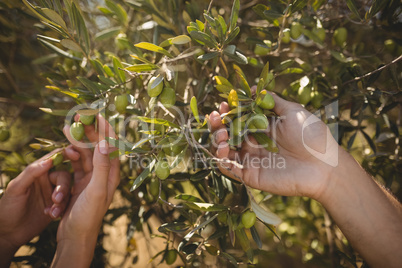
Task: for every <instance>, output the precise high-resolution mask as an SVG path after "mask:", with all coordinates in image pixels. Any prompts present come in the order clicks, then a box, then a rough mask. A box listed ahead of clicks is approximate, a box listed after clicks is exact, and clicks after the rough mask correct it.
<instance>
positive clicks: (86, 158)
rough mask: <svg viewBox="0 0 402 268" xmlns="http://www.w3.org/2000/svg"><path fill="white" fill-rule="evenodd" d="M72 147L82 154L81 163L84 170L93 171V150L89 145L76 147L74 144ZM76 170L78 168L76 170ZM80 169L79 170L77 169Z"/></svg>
mask: <svg viewBox="0 0 402 268" xmlns="http://www.w3.org/2000/svg"><path fill="white" fill-rule="evenodd" d="M72 149H73V150H74V151H76V152H78V153H79V154H80V159H79V162H80V165H81V167H82V170H83V171H84V172H91V171H92V169H93V166H92V158H93V154H92V150H91V149H89V148H88V147H76V146H75V145H74V146H72ZM74 171H76V170H74ZM77 171H78V170H77Z"/></svg>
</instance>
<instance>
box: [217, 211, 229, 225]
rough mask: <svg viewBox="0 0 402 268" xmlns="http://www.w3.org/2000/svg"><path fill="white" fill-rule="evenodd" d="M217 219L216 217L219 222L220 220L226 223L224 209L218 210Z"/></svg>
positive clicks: (226, 215)
mask: <svg viewBox="0 0 402 268" xmlns="http://www.w3.org/2000/svg"><path fill="white" fill-rule="evenodd" d="M217 219H218V221H219V222H221V223H226V224H227V221H228V213H227V212H226V211H222V212H220V213H219V214H218V217H217Z"/></svg>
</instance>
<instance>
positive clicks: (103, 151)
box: [99, 140, 109, 155]
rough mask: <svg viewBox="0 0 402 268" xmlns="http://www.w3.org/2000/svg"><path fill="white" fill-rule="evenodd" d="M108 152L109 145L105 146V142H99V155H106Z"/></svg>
mask: <svg viewBox="0 0 402 268" xmlns="http://www.w3.org/2000/svg"><path fill="white" fill-rule="evenodd" d="M108 151H109V145H108V144H107V141H106V140H102V141H100V142H99V152H100V153H101V154H104V155H106V154H108Z"/></svg>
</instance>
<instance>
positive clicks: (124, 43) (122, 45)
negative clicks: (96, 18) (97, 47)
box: [114, 33, 130, 50]
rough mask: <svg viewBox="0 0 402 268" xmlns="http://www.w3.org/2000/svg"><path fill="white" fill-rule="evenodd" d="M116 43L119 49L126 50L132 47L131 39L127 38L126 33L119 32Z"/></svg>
mask: <svg viewBox="0 0 402 268" xmlns="http://www.w3.org/2000/svg"><path fill="white" fill-rule="evenodd" d="M114 43H115V45H116V46H117V48H118V49H120V50H124V49H126V48H128V47H130V44H129V41H128V39H127V35H126V34H125V33H119V34H118V35H117V36H116V38H115V39H114Z"/></svg>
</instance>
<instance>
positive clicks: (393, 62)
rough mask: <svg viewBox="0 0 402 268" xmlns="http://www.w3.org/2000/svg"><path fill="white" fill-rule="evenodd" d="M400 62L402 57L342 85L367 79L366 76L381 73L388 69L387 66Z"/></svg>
mask: <svg viewBox="0 0 402 268" xmlns="http://www.w3.org/2000/svg"><path fill="white" fill-rule="evenodd" d="M400 60H402V55H401V56H399V57H398V58H396V59H394V60H393V61H391V62H389V63H387V64H386V65H383V66H381V67H380V68H378V69H375V70H374V71H372V72H369V73H366V74H364V75H362V76H359V77H355V78H353V79H352V80H349V81H346V82H345V83H343V84H342V85H343V86H344V85H347V84H349V83H352V82H355V81H358V80H361V79H363V78H366V77H368V76H370V75H373V74H375V73H378V72H381V71H382V70H384V69H385V68H388V67H389V66H391V65H392V64H395V63H397V62H398V61H400Z"/></svg>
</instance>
